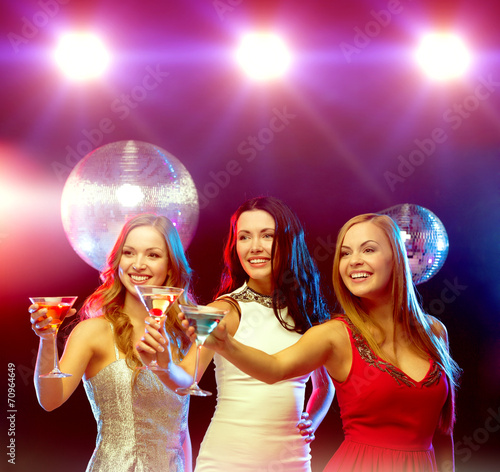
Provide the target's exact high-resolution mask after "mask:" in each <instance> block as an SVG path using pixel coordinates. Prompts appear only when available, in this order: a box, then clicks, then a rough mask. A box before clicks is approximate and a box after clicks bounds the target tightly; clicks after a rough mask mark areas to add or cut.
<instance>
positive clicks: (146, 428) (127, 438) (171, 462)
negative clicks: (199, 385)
mask: <svg viewBox="0 0 500 472" xmlns="http://www.w3.org/2000/svg"><path fill="white" fill-rule="evenodd" d="M132 374H133V372H132V370H131V369H129V368H128V366H127V364H126V362H125V359H118V360H116V361H115V362H113V363H112V364H110V365H108V366H106V367H105V368H104V369H102V370H101V371H100V372H99V373H98V374H97V375H95V376H94V377H92V378H90V379H89V380H85V381H84V383H83V384H84V387H85V392H86V393H87V397H88V399H89V402H90V405H91V407H92V412H93V414H94V417H95V420H96V422H97V439H96V447H95V450H94V453H93V455H92V458H91V460H90V462H89V464H88V466H87V472H90V471H92V472H97V471H99V472H108V471H109V472H131V471H134V472H143V471H144V472H146V471H148V472H151V471H162V472H167V471H168V472H184V452H183V449H182V444H183V442H184V439H185V436H186V431H187V415H188V409H189V397H188V396H179V395H177V394H176V393H174V392H172V391H171V390H170V389H168V388H167V387H166V386H165V385H163V384H162V383H161V382H160V380H159V379H158V377H157V376H156V375H155V374H154V373H153V372H151V371H141V373H140V374H139V376H138V378H137V381H136V383H135V385H134V386H132Z"/></svg>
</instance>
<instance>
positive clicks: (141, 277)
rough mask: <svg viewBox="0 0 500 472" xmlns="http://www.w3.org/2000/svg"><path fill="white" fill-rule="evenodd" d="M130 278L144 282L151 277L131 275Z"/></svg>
mask: <svg viewBox="0 0 500 472" xmlns="http://www.w3.org/2000/svg"><path fill="white" fill-rule="evenodd" d="M130 278H131V279H132V280H136V281H137V282H144V281H145V280H148V279H149V277H147V276H145V275H131V276H130Z"/></svg>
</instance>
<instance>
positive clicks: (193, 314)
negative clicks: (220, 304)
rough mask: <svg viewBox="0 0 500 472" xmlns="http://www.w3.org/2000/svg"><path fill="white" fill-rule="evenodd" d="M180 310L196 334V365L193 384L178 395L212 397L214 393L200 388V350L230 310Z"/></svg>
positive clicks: (200, 308)
mask: <svg viewBox="0 0 500 472" xmlns="http://www.w3.org/2000/svg"><path fill="white" fill-rule="evenodd" d="M180 309H181V311H182V313H184V316H185V318H186V320H187V321H188V322H189V326H192V327H193V328H194V330H195V334H196V363H195V369H194V377H193V384H192V385H191V386H190V387H188V388H178V389H176V393H179V394H181V395H195V396H197V397H208V396H210V395H212V392H208V391H207V390H202V389H201V388H200V387H199V386H198V382H197V377H198V360H199V354H200V350H201V348H202V346H203V343H204V342H205V340H206V339H207V338H208V336H209V335H210V333H211V332H212V331H213V330H214V329H215V327H216V326H217V325H218V324H219V321H220V320H221V319H222V318H224V316H225V315H226V314H227V313H228V310H221V309H219V308H214V307H212V306H203V305H193V306H189V305H180Z"/></svg>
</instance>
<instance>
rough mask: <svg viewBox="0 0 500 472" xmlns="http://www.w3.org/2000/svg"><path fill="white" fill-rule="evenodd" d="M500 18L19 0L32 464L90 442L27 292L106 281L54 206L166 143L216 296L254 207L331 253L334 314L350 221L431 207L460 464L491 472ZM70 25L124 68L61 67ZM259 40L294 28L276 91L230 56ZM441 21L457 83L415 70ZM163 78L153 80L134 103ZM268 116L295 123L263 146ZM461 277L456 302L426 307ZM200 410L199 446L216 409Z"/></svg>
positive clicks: (15, 306) (12, 157)
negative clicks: (456, 56) (300, 225)
mask: <svg viewBox="0 0 500 472" xmlns="http://www.w3.org/2000/svg"><path fill="white" fill-rule="evenodd" d="M499 13H500V5H499V4H498V2H497V1H476V2H469V1H465V0H462V1H434V0H426V1H417V0H414V1H406V0H401V1H397V0H384V1H353V2H347V1H346V2H340V1H337V2H334V1H309V2H304V1H289V2H284V1H282V2H277V1H250V0H240V1H236V0H207V1H204V0H197V1H195V0H184V1H176V2H173V1H172V2H168V1H166V2H152V1H143V2H137V1H121V2H111V1H85V2H77V1H71V2H70V1H62V0H39V1H37V2H34V1H26V2H10V3H9V4H7V3H5V4H4V5H3V8H2V18H1V19H0V24H1V29H2V32H3V35H2V39H1V40H0V61H1V63H0V64H1V70H2V78H1V89H0V94H1V105H0V114H1V131H0V133H1V134H0V195H1V203H0V211H1V214H0V216H1V219H0V255H1V260H2V269H1V274H2V275H1V277H2V279H1V282H2V290H1V293H2V299H3V300H4V302H2V306H3V307H4V310H3V316H4V317H5V318H7V317H8V318H9V321H12V320H14V322H13V326H14V329H13V330H11V329H7V330H6V332H5V337H8V338H9V339H8V340H7V341H6V349H3V351H4V352H5V356H6V357H5V362H4V365H5V363H8V362H11V363H14V364H15V365H16V367H17V371H18V377H17V385H16V395H17V398H18V401H19V404H18V407H19V409H18V412H17V436H16V438H17V447H18V449H17V451H18V452H17V454H18V460H19V463H20V464H21V466H20V467H24V468H21V469H19V470H39V471H41V470H52V471H55V470H83V469H84V467H85V464H86V462H87V460H88V458H89V457H90V454H91V451H92V448H93V441H94V435H95V431H94V420H93V418H92V416H91V412H90V408H89V407H88V405H87V403H86V400H85V398H84V394H83V393H82V390H83V389H79V390H80V391H79V392H77V393H76V394H75V396H74V398H72V399H71V400H70V401H69V403H68V404H67V405H65V406H63V407H62V408H60V409H59V411H56V412H53V413H50V414H49V413H46V412H44V411H43V410H42V409H41V408H40V407H39V406H38V404H37V402H36V398H35V395H34V390H33V387H32V378H30V375H31V376H32V366H33V362H34V359H35V355H36V351H35V350H36V346H37V339H36V337H35V335H34V334H33V333H32V332H31V330H30V327H29V322H28V314H27V306H28V300H27V297H28V296H30V295H39V294H42V293H44V292H49V291H52V290H56V291H59V290H60V291H68V292H72V293H75V294H78V295H79V296H80V297H81V300H83V299H84V298H85V296H86V295H88V294H90V293H91V291H92V290H93V289H94V288H95V287H96V286H97V284H98V274H97V272H96V271H95V270H94V269H93V268H91V267H89V266H88V265H87V264H86V263H85V262H83V261H82V260H81V259H80V258H79V257H78V256H77V255H76V254H75V252H74V251H73V249H72V247H71V246H70V244H69V243H68V241H67V238H66V236H65V233H64V230H63V227H62V224H61V216H60V198H61V192H62V189H63V187H64V183H65V179H66V178H67V176H68V174H69V172H70V171H71V169H72V168H73V167H74V166H75V164H76V163H77V162H78V160H79V159H81V158H83V157H84V156H85V154H86V153H87V152H88V151H89V150H91V149H94V148H97V147H99V146H101V145H105V144H108V143H112V142H115V141H121V140H139V141H145V142H148V143H152V144H154V145H157V146H160V147H161V148H163V149H166V150H168V151H169V152H170V153H172V154H173V155H174V156H176V157H177V158H178V159H179V160H180V161H181V162H182V163H183V164H184V165H185V167H186V168H187V170H188V171H189V172H190V174H191V176H192V178H193V181H194V183H195V185H196V187H197V189H198V192H199V195H200V202H202V201H203V202H204V204H203V207H202V208H201V210H200V215H199V223H198V228H197V231H196V234H195V236H194V238H193V241H192V243H191V245H190V247H189V249H188V255H189V258H190V261H191V263H192V266H193V268H194V270H195V272H196V274H197V280H196V290H197V293H198V295H199V298H200V300H201V301H202V302H209V301H210V298H211V297H212V295H213V291H214V289H215V288H216V286H217V282H218V278H219V275H220V269H221V249H222V242H223V239H224V236H225V234H226V232H227V229H228V221H229V217H230V215H231V213H232V212H233V211H234V210H235V209H236V208H237V206H238V205H239V204H240V203H241V202H243V201H244V200H245V199H246V198H248V197H252V196H257V195H273V196H276V197H278V198H280V199H282V200H284V201H286V202H287V203H288V204H289V205H290V206H291V207H292V208H294V209H295V210H296V212H297V213H298V214H299V216H300V218H301V220H302V221H303V222H304V225H305V227H306V230H307V237H308V243H309V245H310V248H311V250H312V251H314V249H317V248H323V249H324V251H322V250H321V249H319V250H318V249H317V251H316V255H317V262H318V265H319V267H320V269H321V271H322V274H323V282H324V286H325V291H327V292H328V296H329V297H330V299H331V301H332V304H333V303H334V300H333V296H332V294H331V292H330V286H331V283H330V280H331V262H332V259H331V250H330V247H329V246H328V242H329V241H334V240H335V237H336V233H337V231H338V229H339V228H340V226H341V225H342V224H343V223H344V222H345V221H346V220H347V219H348V218H350V217H352V216H354V215H356V214H359V213H365V212H374V211H380V210H383V209H386V208H388V207H391V206H393V205H398V204H402V203H414V204H417V205H420V206H423V207H424V208H427V209H429V210H431V211H432V212H434V213H435V214H436V215H437V216H438V217H439V218H440V219H441V221H442V222H443V224H444V226H445V228H446V230H447V233H448V236H449V241H450V251H449V255H448V259H447V260H446V262H445V265H444V267H443V268H442V269H441V271H440V272H439V273H438V274H437V275H436V276H435V277H434V278H432V279H431V280H430V281H428V282H426V283H424V284H422V285H419V287H418V288H419V292H420V293H421V295H422V297H423V300H424V305H425V306H427V307H429V306H439V307H442V309H441V308H440V309H439V313H437V312H436V313H434V314H435V315H436V316H438V317H439V318H440V319H441V320H442V321H443V322H444V323H445V324H446V325H447V327H448V330H449V333H450V342H451V347H452V351H453V353H454V356H455V358H456V359H457V360H458V362H459V364H460V365H462V367H463V368H464V377H463V383H462V388H461V391H460V393H459V400H458V402H459V404H458V407H459V409H458V423H457V429H456V435H455V436H456V438H455V439H456V442H457V449H456V455H457V470H462V471H471V472H472V471H474V472H476V471H480V472H481V471H483V470H485V471H490V470H493V468H494V466H493V465H492V464H494V459H493V458H495V457H496V463H497V464H498V460H499V456H498V444H499V434H500V433H498V432H497V430H498V426H497V427H496V430H494V431H493V430H492V429H493V428H491V429H488V427H487V425H492V424H495V425H496V424H497V423H498V422H499V411H498V408H499V404H498V399H499V397H500V395H499V393H500V380H499V379H500V361H499V359H500V341H499V329H498V328H499V319H500V318H499V315H500V310H499V308H498V307H499V304H500V295H499V294H500V284H499V282H498V280H496V276H495V275H494V271H495V267H496V264H498V263H499V261H500V258H499V255H500V249H499V237H498V232H499V228H500V209H499V208H500V163H499V160H500V68H499V64H500V51H499V46H500V36H499V34H498V18H499V17H500V16H499ZM74 28H90V29H92V30H94V31H95V32H97V33H99V34H100V35H101V36H102V38H103V39H104V41H105V42H106V43H107V45H108V47H109V48H110V50H111V51H112V54H113V61H112V67H111V69H110V71H109V72H108V74H107V75H106V76H105V77H104V78H103V79H102V80H101V81H99V82H97V83H92V84H85V85H82V84H80V85H76V84H72V83H69V82H68V81H67V80H66V79H64V78H63V77H62V76H61V75H60V74H59V72H58V71H57V70H56V69H55V67H54V65H53V62H52V60H51V58H50V54H51V52H52V50H53V47H54V44H55V41H56V38H57V35H58V34H59V33H60V32H61V31H63V30H69V29H74ZM256 28H261V29H262V28H268V29H273V30H276V31H278V32H280V33H281V34H282V35H283V36H284V37H285V38H286V41H287V43H288V44H289V46H290V48H291V50H292V51H293V54H294V61H293V64H292V69H291V71H290V72H289V74H288V75H287V76H286V77H284V78H283V79H281V80H279V81H275V82H272V83H254V82H252V81H250V80H249V79H247V78H246V77H245V76H244V75H243V74H242V72H241V71H240V70H239V69H238V67H237V65H236V64H235V61H234V57H233V53H234V49H235V47H236V45H237V43H238V40H239V37H240V35H241V33H242V32H244V31H248V30H252V29H256ZM435 28H449V29H453V30H455V31H457V32H459V33H460V34H461V35H463V37H464V39H465V41H466V42H467V43H468V44H469V46H470V48H471V50H472V53H473V61H472V64H471V68H470V70H469V72H468V73H467V75H466V76H465V77H463V78H462V79H460V80H456V81H454V82H451V83H436V82H432V81H430V80H429V79H428V78H426V77H425V76H424V75H423V73H422V72H421V71H420V70H419V69H418V67H417V66H416V64H415V62H414V59H413V56H412V54H413V51H414V49H415V47H416V44H417V43H418V40H419V38H420V36H421V35H422V34H423V33H424V32H426V31H430V30H433V29H435ZM152 70H153V71H155V74H156V75H155V77H156V78H157V86H156V87H154V88H152V89H151V90H148V91H147V93H145V94H141V95H137V93H136V95H135V99H134V98H133V97H134V95H133V93H132V92H133V91H134V87H137V86H139V85H140V84H141V83H142V81H143V79H144V76H145V75H146V74H147V73H151V71H152ZM135 90H137V89H135ZM127 95H129V96H132V99H129V101H128V102H127V99H126V98H124V97H126V96H127ZM274 116H281V117H282V120H283V122H284V123H285V124H286V126H284V127H283V129H281V130H280V131H279V132H278V131H277V132H275V133H274V134H273V135H269V134H265V133H264V132H263V131H262V130H263V129H265V128H268V127H269V123H270V120H271V119H272V118H273V117H274ZM103 120H105V123H106V124H107V126H104V128H105V131H104V128H103ZM110 124H111V125H110ZM99 129H100V130H101V132H98V131H96V130H99ZM259 133H260V134H259ZM263 133H264V134H263ZM255 137H256V138H257V144H252V143H255V142H256V141H255V140H252V139H253V138H255ZM249 149H250V151H249ZM419 149H420V150H421V151H423V153H422V152H421V153H415V152H414V151H415V150H419ZM418 156H420V157H418ZM417 157H418V159H417ZM231 161H237V163H238V165H239V167H238V169H239V171H238V173H234V175H231V176H230V178H229V179H227V181H225V182H224V185H221V184H219V185H218V190H217V192H214V191H213V188H214V186H213V185H211V183H213V182H217V176H222V175H223V174H224V173H225V172H227V171H228V167H227V166H228V165H229V163H230V162H231ZM412 162H413V164H412ZM408 163H409V164H408ZM220 178H222V177H220ZM450 284H451V285H453V286H454V287H455V289H456V293H455V295H456V297H455V298H453V300H451V299H449V298H446V303H444V302H443V303H441V304H439V303H434V305H431V303H432V302H433V301H435V300H441V301H443V293H444V290H445V289H446V288H447V287H449V286H450ZM457 287H459V288H457ZM35 292H36V293H35ZM11 326H12V324H8V325H5V327H6V328H10V327H11ZM212 377H213V375H211V373H210V372H207V374H206V375H205V378H204V380H203V382H205V383H206V385H207V386H211V387H212V388H214V386H213V379H212ZM4 378H5V376H4ZM191 404H192V406H191V413H192V416H191V420H190V423H191V430H192V436H193V449H194V451H195V452H196V451H197V448H198V445H199V441H200V439H201V437H202V434H203V432H204V430H205V428H206V426H207V424H208V421H209V419H210V416H211V414H212V412H213V407H214V400H213V399H201V400H200V399H194V400H192V402H191ZM68 419H69V421H68ZM495 421H496V423H495ZM478 431H479V432H478ZM484 432H486V433H484ZM485 434H486V435H485ZM54 435H57V436H58V437H61V439H60V440H58V441H57V443H59V444H61V449H62V451H61V457H60V458H59V459H58V458H57V457H56V458H54V457H55V456H54V454H53V452H54V450H57V446H54V442H49V438H50V437H53V436H54ZM469 437H470V438H473V439H472V440H471V441H472V444H468V443H467V440H466V438H469ZM340 438H341V430H340V425H339V422H338V409H337V408H336V407H332V410H331V411H330V413H329V415H328V416H327V418H326V420H325V422H324V423H323V425H322V426H321V427H320V429H319V430H318V434H317V440H316V442H315V443H314V447H313V457H314V458H315V459H314V461H315V464H316V467H317V468H318V469H319V470H321V466H322V465H323V464H324V461H326V459H327V458H328V457H329V456H330V455H331V453H333V449H334V448H335V444H337V443H338V441H339V440H340ZM469 443H470V441H469ZM49 444H52V445H51V446H49ZM51 451H52V452H51ZM70 464H71V465H70ZM75 464H76V465H75ZM490 467H491V468H490Z"/></svg>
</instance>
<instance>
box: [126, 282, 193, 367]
mask: <svg viewBox="0 0 500 472" xmlns="http://www.w3.org/2000/svg"><path fill="white" fill-rule="evenodd" d="M135 289H136V290H137V293H138V294H139V297H140V299H141V301H142V303H143V304H144V306H145V307H146V310H148V313H149V316H151V318H154V320H155V321H156V322H157V323H160V328H161V327H162V326H163V324H164V323H165V320H166V318H167V313H168V311H169V310H170V308H171V307H172V305H173V304H174V303H175V301H176V300H177V299H178V298H179V297H180V296H181V295H182V293H183V292H184V290H183V289H182V288H177V287H163V286H160V285H136V286H135ZM139 368H140V369H149V370H165V369H163V368H162V367H160V366H159V365H158V361H157V360H156V357H155V359H153V360H152V361H151V362H150V364H149V365H145V366H142V367H139Z"/></svg>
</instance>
